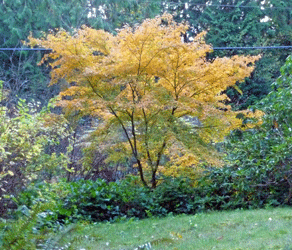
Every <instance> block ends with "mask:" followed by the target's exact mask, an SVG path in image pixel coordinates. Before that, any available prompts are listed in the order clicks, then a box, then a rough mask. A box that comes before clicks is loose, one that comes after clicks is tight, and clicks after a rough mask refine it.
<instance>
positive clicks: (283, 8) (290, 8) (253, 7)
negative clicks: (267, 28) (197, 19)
mask: <svg viewBox="0 0 292 250" xmlns="http://www.w3.org/2000/svg"><path fill="white" fill-rule="evenodd" d="M147 2H150V3H151V2H152V3H153V1H147ZM165 4H176V5H178V4H183V5H185V4H188V5H191V6H194V5H196V6H205V7H230V8H249V9H261V10H265V9H279V10H292V7H276V6H263V5H262V6H246V5H233V4H206V3H189V2H185V3H184V2H165Z"/></svg>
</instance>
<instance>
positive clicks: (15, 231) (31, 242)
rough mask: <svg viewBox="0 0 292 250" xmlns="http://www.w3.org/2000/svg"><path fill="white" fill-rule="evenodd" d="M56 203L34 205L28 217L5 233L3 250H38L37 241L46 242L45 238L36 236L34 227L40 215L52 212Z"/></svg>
mask: <svg viewBox="0 0 292 250" xmlns="http://www.w3.org/2000/svg"><path fill="white" fill-rule="evenodd" d="M53 208H54V203H38V204H36V205H34V206H33V207H32V209H31V212H30V214H29V215H28V216H26V217H24V216H23V217H21V218H19V219H18V220H17V221H15V222H14V223H12V224H11V225H9V229H8V230H7V231H5V232H4V236H3V239H2V246H1V245H0V246H1V249H7V250H8V249H9V250H13V249H15V250H16V249H17V250H20V249H37V248H36V245H37V241H38V240H44V236H41V235H36V234H34V233H33V232H32V230H33V227H34V226H35V225H36V224H37V222H38V214H40V213H42V212H44V211H46V210H52V209H53Z"/></svg>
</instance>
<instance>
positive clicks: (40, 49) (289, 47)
mask: <svg viewBox="0 0 292 250" xmlns="http://www.w3.org/2000/svg"><path fill="white" fill-rule="evenodd" d="M255 49H259V50H262V49H292V45H291V46H255V47H213V50H255ZM0 51H44V52H52V51H53V50H52V49H44V48H32V49H31V48H0Z"/></svg>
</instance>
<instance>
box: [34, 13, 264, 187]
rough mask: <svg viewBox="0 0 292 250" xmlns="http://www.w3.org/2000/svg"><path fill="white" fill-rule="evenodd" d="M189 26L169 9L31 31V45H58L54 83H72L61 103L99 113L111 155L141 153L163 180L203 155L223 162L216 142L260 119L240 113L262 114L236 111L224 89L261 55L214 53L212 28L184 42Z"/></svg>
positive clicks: (141, 166) (100, 132)
mask: <svg viewBox="0 0 292 250" xmlns="http://www.w3.org/2000/svg"><path fill="white" fill-rule="evenodd" d="M188 28H189V26H188V25H187V24H184V23H176V22H175V21H174V20H173V17H172V16H171V15H169V14H164V15H162V16H159V17H157V18H154V19H147V20H145V21H144V22H143V23H142V24H141V25H137V26H135V27H129V26H126V27H124V28H123V29H121V30H119V31H118V34H117V35H116V36H114V35H112V34H109V33H107V32H105V31H102V30H94V29H91V28H88V27H83V28H82V29H80V30H79V31H78V32H76V34H73V35H70V34H69V33H67V32H65V31H63V30H60V31H58V32H57V33H56V34H48V35H47V36H45V37H44V38H42V39H36V38H33V37H29V40H30V45H32V46H36V45H38V46H41V47H45V48H51V49H52V50H53V52H52V53H50V54H48V55H46V56H44V58H43V61H42V62H45V61H47V62H48V64H49V65H50V66H51V67H52V81H51V84H55V83H58V82H59V81H60V80H61V79H65V80H66V81H67V82H68V83H71V85H68V86H69V87H68V88H67V89H66V90H64V91H62V92H61V93H60V97H59V105H60V106H62V107H64V109H65V110H67V111H76V110H78V111H79V112H81V113H82V114H84V115H92V116H97V117H99V118H100V121H101V125H100V126H99V127H98V128H97V130H96V132H95V135H96V136H97V137H98V138H100V140H99V147H100V148H101V149H103V150H105V151H107V152H110V154H109V155H110V157H109V161H118V160H119V159H121V158H122V157H125V156H127V157H133V158H134V159H135V161H136V165H137V168H138V172H139V175H140V177H141V180H142V182H143V183H144V185H148V183H149V181H150V182H151V185H152V187H155V186H156V183H157V180H156V175H157V174H158V173H165V174H168V175H171V174H174V175H178V174H179V172H180V170H182V169H187V168H189V169H192V170H194V171H195V172H196V171H198V172H200V169H199V166H200V164H201V163H202V162H207V163H209V164H213V165H218V164H219V163H220V159H219V158H220V157H218V154H217V153H215V151H214V150H212V149H211V147H210V145H211V144H210V143H214V142H218V141H221V140H222V139H223V138H224V136H226V135H227V134H228V133H229V132H230V130H233V129H238V128H243V129H244V128H250V127H252V126H254V124H255V123H253V124H249V125H245V126H243V124H242V119H240V118H239V117H240V115H241V116H247V117H248V118H249V119H254V118H260V116H261V115H262V114H261V113H259V112H257V113H254V112H250V111H237V112H235V111H233V110H232V109H231V107H230V105H227V104H226V103H227V101H228V97H227V96H226V95H225V94H224V91H225V90H226V89H227V88H228V87H232V86H235V84H236V83H237V82H240V81H243V80H244V78H245V77H248V76H249V75H250V74H251V72H252V71H253V69H254V67H253V65H254V62H255V61H256V60H258V59H259V56H233V57H231V58H226V57H224V58H216V59H214V60H213V61H208V60H207V59H206V54H207V53H209V52H212V46H211V45H208V44H206V42H205V40H204V36H205V32H202V33H200V34H198V35H197V36H196V37H195V38H194V40H193V42H191V43H184V42H183V41H182V39H181V34H183V33H185V32H186V31H187V29H188ZM236 88H237V87H236ZM67 97H70V98H67ZM188 118H196V119H197V120H198V122H197V123H194V122H188ZM118 133H119V136H118V135H117V134H118ZM145 170H147V171H149V173H150V180H147V178H145V176H144V174H145V173H144V172H145ZM187 172H188V171H187Z"/></svg>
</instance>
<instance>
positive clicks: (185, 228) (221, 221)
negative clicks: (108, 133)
mask: <svg viewBox="0 0 292 250" xmlns="http://www.w3.org/2000/svg"><path fill="white" fill-rule="evenodd" d="M68 230H69V229H68ZM68 230H67V233H65V232H64V233H63V234H59V237H58V238H55V244H56V245H58V246H59V247H60V246H63V247H64V249H86V250H89V249H97V250H100V249H102V250H107V249H108V250H110V249H131V250H132V249H135V248H138V249H182V250H186V249H244V250H246V249H292V208H275V209H266V210H249V211H248V210H247V211H240V210H239V211H225V212H212V213H202V214H197V215H193V216H187V215H180V216H168V217H165V218H160V219H159V218H151V219H145V220H140V221H136V220H129V221H124V222H119V223H112V224H111V223H97V224H91V225H86V224H77V225H72V226H71V227H70V230H69V232H68ZM68 242H71V244H70V245H69V244H68ZM52 244H53V242H52ZM65 245H67V247H66V246H65ZM150 245H151V246H150ZM139 246H140V248H139ZM143 247H144V248H143Z"/></svg>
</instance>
